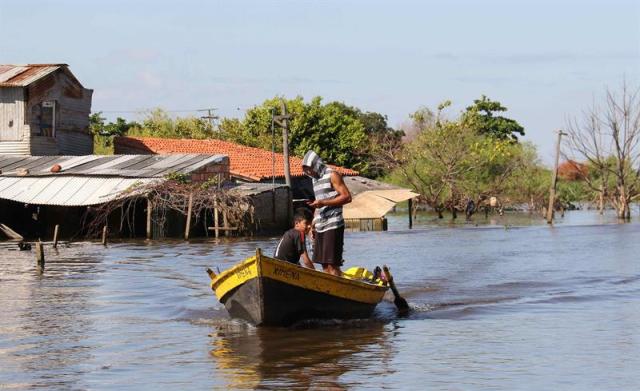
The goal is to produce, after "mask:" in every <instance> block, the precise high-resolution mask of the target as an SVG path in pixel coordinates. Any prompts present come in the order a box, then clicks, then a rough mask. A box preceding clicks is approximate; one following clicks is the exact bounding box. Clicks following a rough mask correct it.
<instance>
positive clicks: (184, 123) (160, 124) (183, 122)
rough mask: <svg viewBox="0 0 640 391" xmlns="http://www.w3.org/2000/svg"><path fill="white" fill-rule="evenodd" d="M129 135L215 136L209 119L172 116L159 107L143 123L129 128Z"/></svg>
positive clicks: (170, 136) (199, 137)
mask: <svg viewBox="0 0 640 391" xmlns="http://www.w3.org/2000/svg"><path fill="white" fill-rule="evenodd" d="M127 133H128V135H130V136H140V137H160V138H188V139H206V138H212V137H213V136H214V131H213V127H212V126H211V124H210V123H209V122H208V121H205V120H204V119H202V118H197V117H177V118H175V119H174V118H172V117H171V116H170V115H169V113H167V112H166V111H164V110H162V109H160V108H157V109H154V110H152V111H150V112H149V113H147V116H146V117H145V119H144V120H143V121H142V123H141V124H134V125H133V126H131V127H130V128H129V129H128V132H127Z"/></svg>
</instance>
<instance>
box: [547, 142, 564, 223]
mask: <svg viewBox="0 0 640 391" xmlns="http://www.w3.org/2000/svg"><path fill="white" fill-rule="evenodd" d="M565 134H566V133H562V130H558V141H556V161H555V164H554V166H553V172H552V173H551V187H550V188H549V206H548V208H547V224H552V223H553V211H554V209H555V208H554V207H553V205H554V203H555V200H556V182H557V180H558V162H559V160H560V141H561V139H562V136H563V135H565Z"/></svg>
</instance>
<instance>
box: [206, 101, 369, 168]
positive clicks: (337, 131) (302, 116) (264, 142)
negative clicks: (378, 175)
mask: <svg viewBox="0 0 640 391" xmlns="http://www.w3.org/2000/svg"><path fill="white" fill-rule="evenodd" d="M283 101H284V102H285V104H286V107H287V114H288V115H290V120H289V148H290V151H291V153H292V154H293V155H296V156H300V157H301V156H303V155H304V154H305V152H306V151H307V150H309V149H313V150H315V151H316V152H317V153H318V154H320V156H322V157H323V159H324V160H326V161H327V162H329V163H332V164H338V165H341V166H346V167H351V168H355V169H358V170H366V167H367V166H366V162H365V161H363V159H362V158H361V156H359V155H358V154H357V153H356V152H357V151H360V150H362V149H364V148H363V146H364V145H367V142H368V141H369V139H368V137H367V133H366V128H365V125H364V124H363V123H362V122H361V120H360V118H359V116H360V115H361V114H362V113H361V112H360V111H359V110H358V109H355V108H353V107H350V106H347V105H345V104H344V103H341V102H330V103H327V104H323V102H322V98H321V97H315V98H313V99H312V100H311V101H310V102H305V101H304V100H303V98H302V97H296V98H295V99H284V98H281V97H275V98H272V99H268V100H266V101H264V102H263V103H262V105H260V106H256V107H252V108H251V109H249V110H247V112H246V114H245V116H244V118H243V119H242V120H231V119H225V120H223V121H222V122H221V124H220V126H219V133H218V134H217V137H220V138H222V139H225V140H229V141H233V142H237V143H240V144H244V145H249V146H254V147H259V148H264V149H271V147H272V145H274V146H275V149H276V151H277V152H281V151H282V128H280V127H279V126H274V127H273V132H274V135H273V136H272V115H281V114H282V112H281V106H282V102H283ZM378 125H379V124H378Z"/></svg>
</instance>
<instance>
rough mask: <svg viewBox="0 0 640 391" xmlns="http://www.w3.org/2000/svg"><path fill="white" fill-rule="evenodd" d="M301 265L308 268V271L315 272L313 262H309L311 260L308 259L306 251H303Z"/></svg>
mask: <svg viewBox="0 0 640 391" xmlns="http://www.w3.org/2000/svg"><path fill="white" fill-rule="evenodd" d="M302 263H303V264H304V266H305V267H308V268H309V269H313V270H316V267H315V266H313V262H311V259H309V255H308V254H307V250H305V251H304V252H303V253H302Z"/></svg>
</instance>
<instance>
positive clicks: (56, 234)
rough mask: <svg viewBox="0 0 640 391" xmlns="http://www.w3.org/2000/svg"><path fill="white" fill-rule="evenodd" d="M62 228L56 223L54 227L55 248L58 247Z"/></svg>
mask: <svg viewBox="0 0 640 391" xmlns="http://www.w3.org/2000/svg"><path fill="white" fill-rule="evenodd" d="M59 229H60V225H59V224H56V226H55V227H54V228H53V248H58V230H59Z"/></svg>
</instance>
